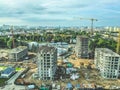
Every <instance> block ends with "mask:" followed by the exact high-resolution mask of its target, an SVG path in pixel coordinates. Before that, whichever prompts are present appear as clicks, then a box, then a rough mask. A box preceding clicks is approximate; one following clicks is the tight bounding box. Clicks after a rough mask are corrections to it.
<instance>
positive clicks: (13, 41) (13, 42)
mask: <svg viewBox="0 0 120 90" xmlns="http://www.w3.org/2000/svg"><path fill="white" fill-rule="evenodd" d="M11 34H12V44H13V48H15V40H14V32H13V26H11Z"/></svg>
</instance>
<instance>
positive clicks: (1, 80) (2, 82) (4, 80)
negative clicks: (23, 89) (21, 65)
mask: <svg viewBox="0 0 120 90" xmlns="http://www.w3.org/2000/svg"><path fill="white" fill-rule="evenodd" d="M7 80H8V79H7V78H0V86H4V85H5V82H6V81H7Z"/></svg>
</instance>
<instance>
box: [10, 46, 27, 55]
mask: <svg viewBox="0 0 120 90" xmlns="http://www.w3.org/2000/svg"><path fill="white" fill-rule="evenodd" d="M26 48H27V47H26V46H19V47H17V48H13V49H12V50H11V51H10V53H19V52H21V51H23V50H24V49H26Z"/></svg>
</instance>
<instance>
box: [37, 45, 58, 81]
mask: <svg viewBox="0 0 120 90" xmlns="http://www.w3.org/2000/svg"><path fill="white" fill-rule="evenodd" d="M37 57H38V75H39V78H40V79H41V80H53V79H54V75H55V72H56V68H57V49H56V48H55V47H52V46H41V47H40V48H39V51H38V54H37Z"/></svg>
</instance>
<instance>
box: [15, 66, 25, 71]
mask: <svg viewBox="0 0 120 90" xmlns="http://www.w3.org/2000/svg"><path fill="white" fill-rule="evenodd" d="M15 70H16V71H22V70H23V68H19V67H16V68H15Z"/></svg>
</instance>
